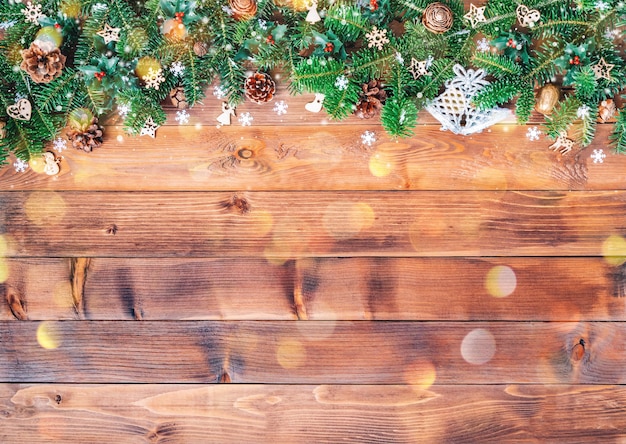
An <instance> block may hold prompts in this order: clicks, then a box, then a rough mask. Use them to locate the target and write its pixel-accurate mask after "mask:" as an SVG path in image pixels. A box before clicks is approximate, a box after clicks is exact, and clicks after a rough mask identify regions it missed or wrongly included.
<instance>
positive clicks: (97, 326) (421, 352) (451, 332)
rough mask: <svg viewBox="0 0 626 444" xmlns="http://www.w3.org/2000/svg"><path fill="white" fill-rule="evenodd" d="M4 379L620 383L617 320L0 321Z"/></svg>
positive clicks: (622, 337) (623, 328)
mask: <svg viewBox="0 0 626 444" xmlns="http://www.w3.org/2000/svg"><path fill="white" fill-rule="evenodd" d="M0 338H2V340H1V341H0V382H51V383H52V382H54V383H122V382H125V383H130V382H137V383H139V382H141V383H189V382H193V383H209V382H216V381H218V380H220V379H223V380H228V381H232V382H237V383H275V384H283V383H304V384H308V383H311V384H321V383H338V384H397V383H399V382H401V381H403V380H404V379H403V378H406V377H407V375H410V374H411V372H412V371H413V369H415V368H417V369H421V368H422V367H424V366H426V367H427V368H429V369H431V371H432V372H434V374H436V383H437V384H473V383H477V384H499V383H537V384H543V383H545V384H552V383H564V384H578V383H585V384H624V383H625V382H626V371H625V370H624V369H625V368H626V324H624V323H619V322H547V323H546V322H540V323H532V322H374V321H360V322H349V321H178V322H158V321H157V322H155V321H144V322H131V321H123V322H119V321H118V322H116V321H61V322H53V321H44V322H43V323H35V322H12V321H2V322H0Z"/></svg>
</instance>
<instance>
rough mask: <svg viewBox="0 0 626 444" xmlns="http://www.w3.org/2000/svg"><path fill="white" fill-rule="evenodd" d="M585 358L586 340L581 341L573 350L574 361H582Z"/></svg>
mask: <svg viewBox="0 0 626 444" xmlns="http://www.w3.org/2000/svg"><path fill="white" fill-rule="evenodd" d="M584 356H585V340H584V339H582V338H581V339H580V341H578V343H577V344H576V345H574V348H572V359H573V360H574V361H580V360H581V359H582V358H583V357H584Z"/></svg>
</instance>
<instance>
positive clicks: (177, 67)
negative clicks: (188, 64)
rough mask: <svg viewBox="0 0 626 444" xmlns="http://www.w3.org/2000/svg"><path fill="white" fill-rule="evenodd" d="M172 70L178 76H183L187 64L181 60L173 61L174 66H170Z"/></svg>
mask: <svg viewBox="0 0 626 444" xmlns="http://www.w3.org/2000/svg"><path fill="white" fill-rule="evenodd" d="M170 72H171V73H172V74H174V75H175V76H176V77H182V76H183V73H184V72H185V65H183V62H180V61H178V62H174V63H172V66H170Z"/></svg>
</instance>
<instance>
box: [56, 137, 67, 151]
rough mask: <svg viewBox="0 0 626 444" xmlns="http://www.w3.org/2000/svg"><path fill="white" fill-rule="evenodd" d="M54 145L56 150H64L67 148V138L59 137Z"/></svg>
mask: <svg viewBox="0 0 626 444" xmlns="http://www.w3.org/2000/svg"><path fill="white" fill-rule="evenodd" d="M52 147H53V148H54V149H55V151H57V152H59V153H61V152H63V150H65V149H67V140H65V139H62V138H60V137H57V138H56V139H55V140H54V142H52Z"/></svg>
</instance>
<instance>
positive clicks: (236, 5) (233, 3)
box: [228, 0, 257, 21]
mask: <svg viewBox="0 0 626 444" xmlns="http://www.w3.org/2000/svg"><path fill="white" fill-rule="evenodd" d="M228 4H229V5H230V9H232V11H233V18H234V19H235V20H239V21H244V20H250V19H251V18H252V17H254V14H256V10H257V5H256V0H229V1H228Z"/></svg>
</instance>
